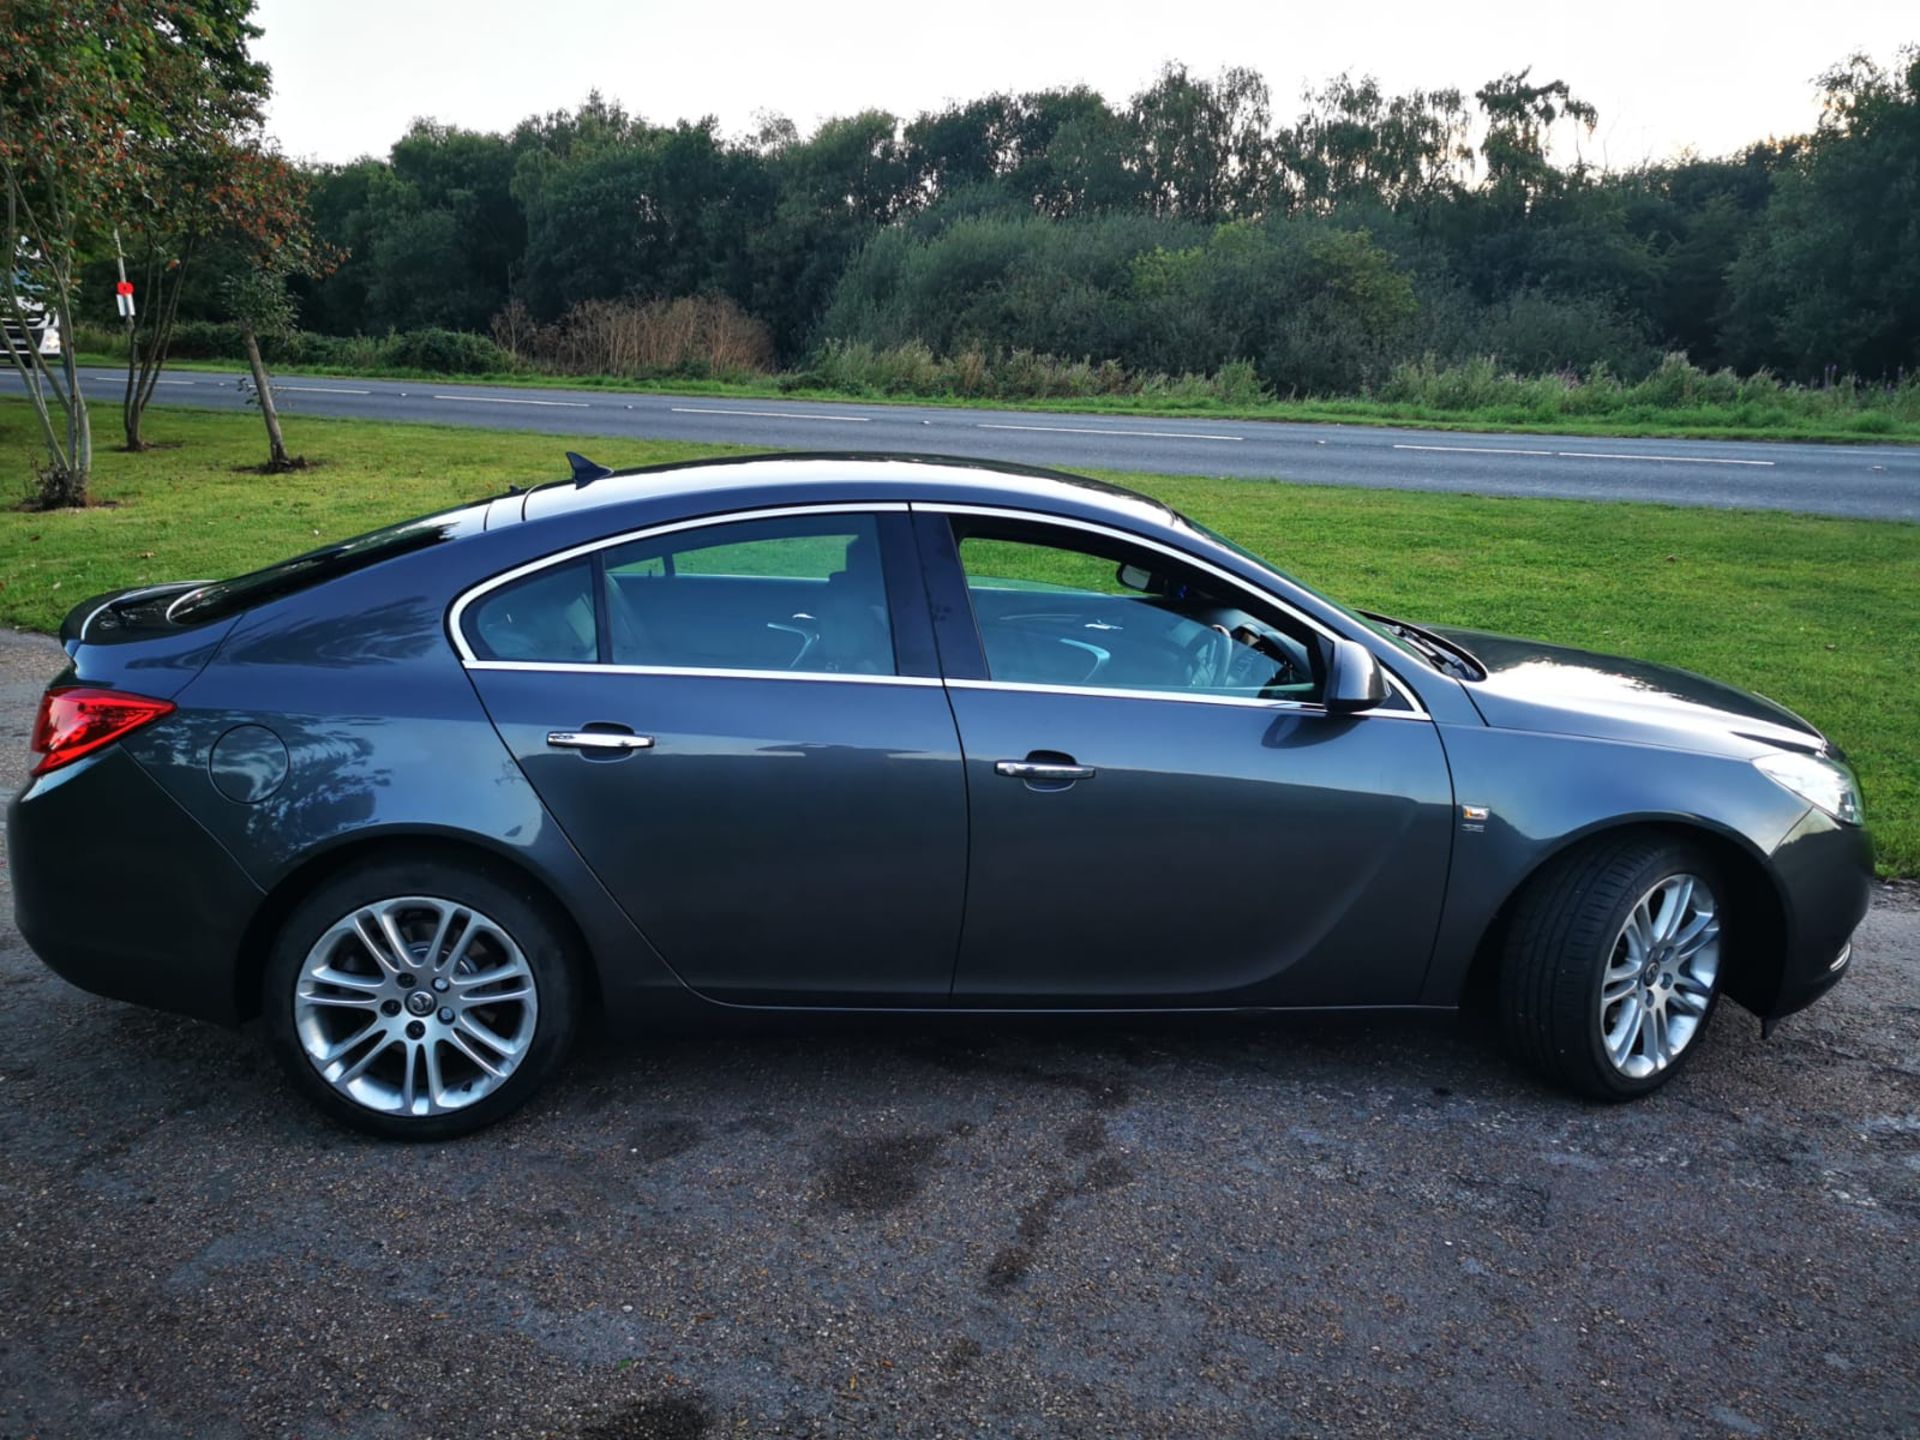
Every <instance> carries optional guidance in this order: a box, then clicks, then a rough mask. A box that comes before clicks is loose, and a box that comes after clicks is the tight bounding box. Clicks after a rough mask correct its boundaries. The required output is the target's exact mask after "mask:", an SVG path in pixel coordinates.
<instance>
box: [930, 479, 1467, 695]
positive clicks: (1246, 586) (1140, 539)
mask: <svg viewBox="0 0 1920 1440" xmlns="http://www.w3.org/2000/svg"><path fill="white" fill-rule="evenodd" d="M909 508H911V509H913V510H916V511H920V510H925V511H930V512H932V513H935V514H942V515H984V516H987V517H988V518H990V519H999V520H1019V521H1023V522H1025V523H1028V524H1038V525H1060V526H1064V527H1065V528H1067V529H1069V530H1086V531H1090V532H1092V533H1093V534H1095V535H1105V536H1108V537H1109V538H1111V539H1114V540H1119V541H1122V542H1124V543H1126V544H1130V545H1144V546H1145V547H1146V548H1147V549H1149V550H1157V551H1159V552H1160V553H1161V554H1162V555H1166V556H1169V557H1171V558H1172V559H1174V560H1178V561H1179V562H1180V563H1181V564H1183V565H1191V566H1193V567H1194V568H1195V569H1196V570H1201V571H1204V572H1205V573H1206V574H1209V575H1212V576H1214V577H1215V578H1216V579H1219V580H1224V581H1225V582H1226V583H1227V584H1229V585H1231V586H1233V587H1234V588H1235V589H1238V590H1240V591H1242V592H1244V593H1245V594H1248V595H1251V596H1253V597H1254V598H1256V599H1258V600H1260V601H1262V602H1263V603H1265V604H1267V605H1271V606H1273V607H1274V608H1276V609H1278V610H1280V611H1282V612H1283V613H1285V614H1287V615H1290V616H1292V617H1293V618H1294V619H1296V620H1298V621H1299V622H1300V623H1301V624H1302V625H1304V626H1306V627H1307V628H1308V629H1310V630H1312V631H1314V632H1315V633H1316V634H1319V635H1323V636H1325V637H1326V638H1327V639H1329V640H1350V639H1352V638H1353V637H1352V636H1349V635H1342V634H1340V633H1339V632H1338V631H1336V630H1332V629H1329V628H1328V627H1327V626H1326V625H1323V624H1322V623H1321V622H1320V621H1318V620H1316V619H1314V618H1313V616H1311V615H1306V614H1303V613H1301V611H1300V610H1299V609H1297V608H1296V607H1294V606H1292V605H1289V604H1288V603H1287V602H1286V601H1285V600H1282V599H1281V598H1280V597H1279V596H1278V595H1275V594H1274V593H1273V592H1272V591H1270V590H1263V589H1261V588H1260V587H1259V586H1258V585H1255V584H1254V583H1253V582H1252V581H1250V580H1245V579H1243V578H1241V577H1240V576H1238V575H1235V574H1234V573H1233V572H1232V571H1231V570H1223V569H1222V568H1221V567H1220V566H1218V565H1215V564H1213V563H1211V562H1210V561H1206V560H1202V559H1201V558H1200V557H1199V556H1197V555H1193V554H1190V553H1189V552H1187V551H1185V550H1182V549H1180V548H1179V547H1178V546H1174V545H1168V544H1166V543H1164V542H1163V541H1159V540H1152V539H1149V538H1147V537H1146V536H1144V535H1136V534H1134V533H1133V532H1132V531H1131V530H1121V529H1117V528H1116V527H1114V526H1112V525H1103V524H1101V523H1100V522H1098V521H1095V520H1082V519H1080V518H1079V517H1077V516H1072V515H1055V514H1053V513H1051V512H1050V511H1045V510H1013V509H1009V508H1007V507H1005V506H1001V505H968V504H964V503H961V502H957V501H956V502H949V501H944V500H941V501H920V500H916V501H914V502H913V504H912V505H911V506H910V507H909ZM963 569H964V567H963ZM1369 648H1371V647H1369ZM1374 659H1375V662H1376V663H1377V664H1379V666H1380V669H1381V671H1382V672H1383V673H1384V674H1385V675H1386V677H1387V683H1388V684H1389V685H1391V686H1392V687H1393V689H1394V691H1395V693H1397V694H1398V695H1399V696H1400V698H1401V699H1402V700H1404V701H1406V703H1407V705H1408V706H1409V707H1410V708H1409V709H1406V710H1360V711H1356V712H1354V713H1355V716H1356V717H1358V716H1362V715H1367V716H1380V717H1383V718H1386V719H1395V720H1431V719H1432V718H1433V717H1432V716H1431V715H1429V714H1428V713H1427V707H1426V706H1425V705H1423V704H1421V703H1420V697H1419V696H1418V695H1416V694H1414V693H1413V689H1412V687H1410V686H1409V685H1408V684H1407V683H1406V682H1405V681H1403V680H1402V679H1401V678H1400V677H1399V676H1398V675H1396V674H1395V673H1394V672H1393V669H1392V667H1391V666H1389V665H1387V663H1386V662H1385V661H1382V660H1380V658H1379V657H1378V656H1377V655H1376V656H1375V657H1374ZM947 684H949V685H952V686H961V687H964V688H967V689H972V690H980V689H989V690H1031V691H1036V692H1040V693H1045V694H1060V695H1104V696H1106V697H1108V698H1110V699H1146V700H1181V701H1185V702H1187V703H1188V704H1200V705H1259V706H1264V707H1265V708H1267V709H1289V710H1296V711H1299V712H1301V713H1304V714H1308V715H1325V714H1327V713H1329V712H1328V711H1327V708H1326V707H1325V706H1324V705H1314V704H1306V703H1303V702H1301V701H1297V700H1257V699H1251V700H1250V699H1244V698H1242V697H1240V696H1237V695H1204V694H1181V693H1179V692H1177V691H1167V690H1127V689H1113V690H1106V689H1094V688H1092V687H1090V686H1084V685H1029V684H1025V683H1021V682H1016V681H1011V680H1008V681H998V680H949V681H948V682H947Z"/></svg>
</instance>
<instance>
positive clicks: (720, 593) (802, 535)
mask: <svg viewBox="0 0 1920 1440" xmlns="http://www.w3.org/2000/svg"><path fill="white" fill-rule="evenodd" d="M602 554H603V556H604V558H605V564H606V616H607V625H608V628H609V631H610V634H609V637H608V641H609V643H608V649H609V652H610V653H611V656H612V658H613V661H614V663H616V664H620V665H645V666H650V667H663V668H669V669H689V670H694V669H718V670H792V671H806V672H813V673H818V674H843V675H892V674H894V673H895V665H894V653H893V627H892V621H891V618H890V616H889V612H888V608H887V587H886V578H885V571H884V568H883V565H882V561H881V553H880V534H879V524H878V521H877V520H876V518H875V517H874V516H872V515H859V514H830V515H779V516H769V517H767V518H766V519H762V520H739V521H732V522H728V523H724V524H717V525H702V526H698V527H696V528H693V529H689V530H677V531H672V532H669V533H668V534H665V535H658V536H650V537H648V538H646V539H643V540H635V541H631V542H630V543H628V544H625V545H619V546H615V547H613V548H612V549H609V550H606V551H603V552H602Z"/></svg>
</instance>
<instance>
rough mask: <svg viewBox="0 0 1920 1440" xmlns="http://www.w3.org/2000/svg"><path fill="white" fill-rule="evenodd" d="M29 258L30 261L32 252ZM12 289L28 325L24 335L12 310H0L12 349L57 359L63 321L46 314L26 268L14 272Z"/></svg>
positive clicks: (0, 317)
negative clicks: (14, 347) (13, 347)
mask: <svg viewBox="0 0 1920 1440" xmlns="http://www.w3.org/2000/svg"><path fill="white" fill-rule="evenodd" d="M23 248H24V247H23ZM28 258H29V259H31V254H30V252H29V256H28ZM13 286H14V296H15V298H16V299H17V300H18V302H19V309H20V314H21V315H24V316H25V317H26V322H27V325H26V331H25V333H24V334H23V333H22V332H21V328H20V324H19V321H18V320H16V319H15V318H14V311H13V307H12V306H7V307H5V308H4V309H0V326H4V328H5V330H6V336H7V339H8V340H9V341H10V342H11V344H12V345H13V346H16V347H18V348H20V349H23V350H33V351H37V352H38V353H39V354H41V355H45V356H49V357H51V356H55V355H58V354H59V353H60V318H59V317H58V316H57V315H50V314H48V313H47V307H46V306H45V305H44V304H42V303H41V301H40V287H39V286H37V285H35V284H34V283H33V281H32V279H31V278H29V276H28V274H27V272H26V270H25V269H24V268H19V269H16V270H15V271H14V272H13Z"/></svg>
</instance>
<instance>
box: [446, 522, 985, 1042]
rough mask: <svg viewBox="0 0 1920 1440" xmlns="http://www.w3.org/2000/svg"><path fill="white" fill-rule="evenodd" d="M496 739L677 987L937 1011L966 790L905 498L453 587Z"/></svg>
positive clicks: (729, 527) (961, 879) (679, 534)
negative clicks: (459, 595) (461, 594)
mask: <svg viewBox="0 0 1920 1440" xmlns="http://www.w3.org/2000/svg"><path fill="white" fill-rule="evenodd" d="M455 625H456V629H457V631H458V633H459V637H460V643H461V644H462V646H463V647H464V648H465V649H466V651H467V652H468V655H469V657H470V658H469V659H468V669H469V673H470V674H471V676H472V678H473V681H474V684H475V685H476V687H477V688H478V689H479V692H480V695H481V697H482V699H483V700H484V702H485V704H486V706H487V709H488V711H489V713H490V714H491V715H492V717H493V720H494V723H495V725H496V726H497V727H498V729H499V731H500V733H501V735H502V737H503V738H504V739H505V740H506V742H507V745H508V747H509V748H510V749H511V750H512V751H513V753H514V755H515V757H516V758H517V759H518V760H519V762H520V765H521V768H522V769H523V770H524V771H525V773H526V775H527V777H528V778H529V780H530V781H531V782H532V783H533V785H534V786H535V788H536V789H537V790H538V791H539V793H540V796H541V798H542V800H543V801H545V803H546V805H547V807H548V809H549V810H550V811H551V812H552V814H553V815H554V816H555V818H556V819H557V820H558V821H559V823H560V825H561V826H562V828H563V829H565V831H566V832H567V834H568V836H569V837H570V838H571V839H572V840H573V842H574V844H575V846H576V847H577V848H578V849H579V850H580V851H581V853H582V854H583V855H584V856H585V857H586V859H587V861H588V863H589V864H590V865H592V866H593V868H594V870H595V871H596V873H597V874H598V875H599V876H600V878H601V880H602V882H603V883H605V884H606V885H607V887H608V888H609V889H610V890H611V891H612V892H613V894H614V895H615V897H616V898H617V899H618V900H619V901H620V903H621V904H622V905H623V906H624V907H626V909H627V911H628V913H629V914H630V915H631V916H632V917H633V919H634V922H635V923H636V924H637V925H638V926H639V927H640V929H641V930H642V931H643V932H644V933H645V935H646V936H647V938H648V939H649V940H650V941H651V942H652V944H653V945H654V947H655V948H656V949H658V950H659V952H660V953H661V955H662V956H664V957H665V959H666V960H667V962H668V964H670V965H672V966H673V967H674V969H675V970H676V971H677V972H678V973H679V974H680V976H681V977H682V978H683V979H684V980H685V981H686V982H687V983H688V984H689V985H691V986H692V987H693V988H695V989H696V990H699V991H701V992H703V993H706V994H708V995H711V996H713V997H715V998H717V999H722V1000H727V1001H732V1002H737V1003H802V1004H807V1003H812V1004H863V1003H903V1004H927V1003H934V1004H943V1003H945V1001H946V997H947V993H948V989H949V987H950V983H951V979H952V972H953V959H954V951H955V946H956V943H957V940H958V936H959V927H960V911H961V903H962V898H963V892H964V885H965V874H966V834H967V814H966V790H965V780H964V778H963V775H962V771H961V762H960V753H959V746H958V740H957V736H956V734H955V729H954V723H953V716H952V712H951V710H950V709H949V707H948V704H947V700H946V696H945V694H944V692H943V690H942V688H941V684H940V680H939V678H938V670H937V665H936V662H935V657H934V653H933V647H932V638H931V630H930V627H929V622H928V619H927V613H926V604H925V593H924V589H923V587H922V586H921V583H920V578H919V575H918V572H917V561H916V559H915V557H914V554H913V547H912V541H911V535H910V531H909V522H908V517H907V515H906V512H905V507H904V506H894V507H887V506H880V505H862V506H840V507H817V506H816V507H807V508H804V509H784V510H778V511H762V512H755V513H753V514H750V515H742V516H735V517H729V518H727V519H723V520H718V521H716V520H703V521H700V522H696V523H690V524H683V525H676V526H670V527H663V528H659V529H656V530H654V531H651V532H649V533H646V534H644V535H641V536H639V537H638V538H632V539H627V540H624V541H620V542H617V543H609V544H607V545H604V546H602V547H600V548H597V549H594V550H592V551H590V552H588V553H580V554H574V555H570V556H567V557H562V558H560V559H558V560H556V561H554V562H551V563H548V564H545V565H543V566H541V567H538V568H532V569H529V570H527V571H526V572H524V573H520V572H516V574H514V575H512V576H509V577H505V578H504V579H502V580H500V581H496V582H492V583H491V584H490V585H489V586H487V587H483V590H482V591H480V592H475V593H473V594H471V595H470V596H469V597H468V598H467V599H466V600H465V601H463V602H462V604H461V605H460V606H459V607H458V608H457V610H456V614H455Z"/></svg>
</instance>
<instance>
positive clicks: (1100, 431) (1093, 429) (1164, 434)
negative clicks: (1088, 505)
mask: <svg viewBox="0 0 1920 1440" xmlns="http://www.w3.org/2000/svg"><path fill="white" fill-rule="evenodd" d="M975 428H976V429H980V430H1045V431H1048V432H1049V433H1051V434H1054V435H1132V436H1136V437H1139V438H1142V439H1147V440H1244V439H1246V438H1247V437H1246V436H1244V435H1202V434H1200V433H1199V432H1198V431H1194V430H1117V429H1114V428H1113V427H1112V426H1096V425H996V424H994V423H992V422H991V421H984V420H983V421H981V422H980V424H979V425H978V426H976V427H975Z"/></svg>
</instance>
